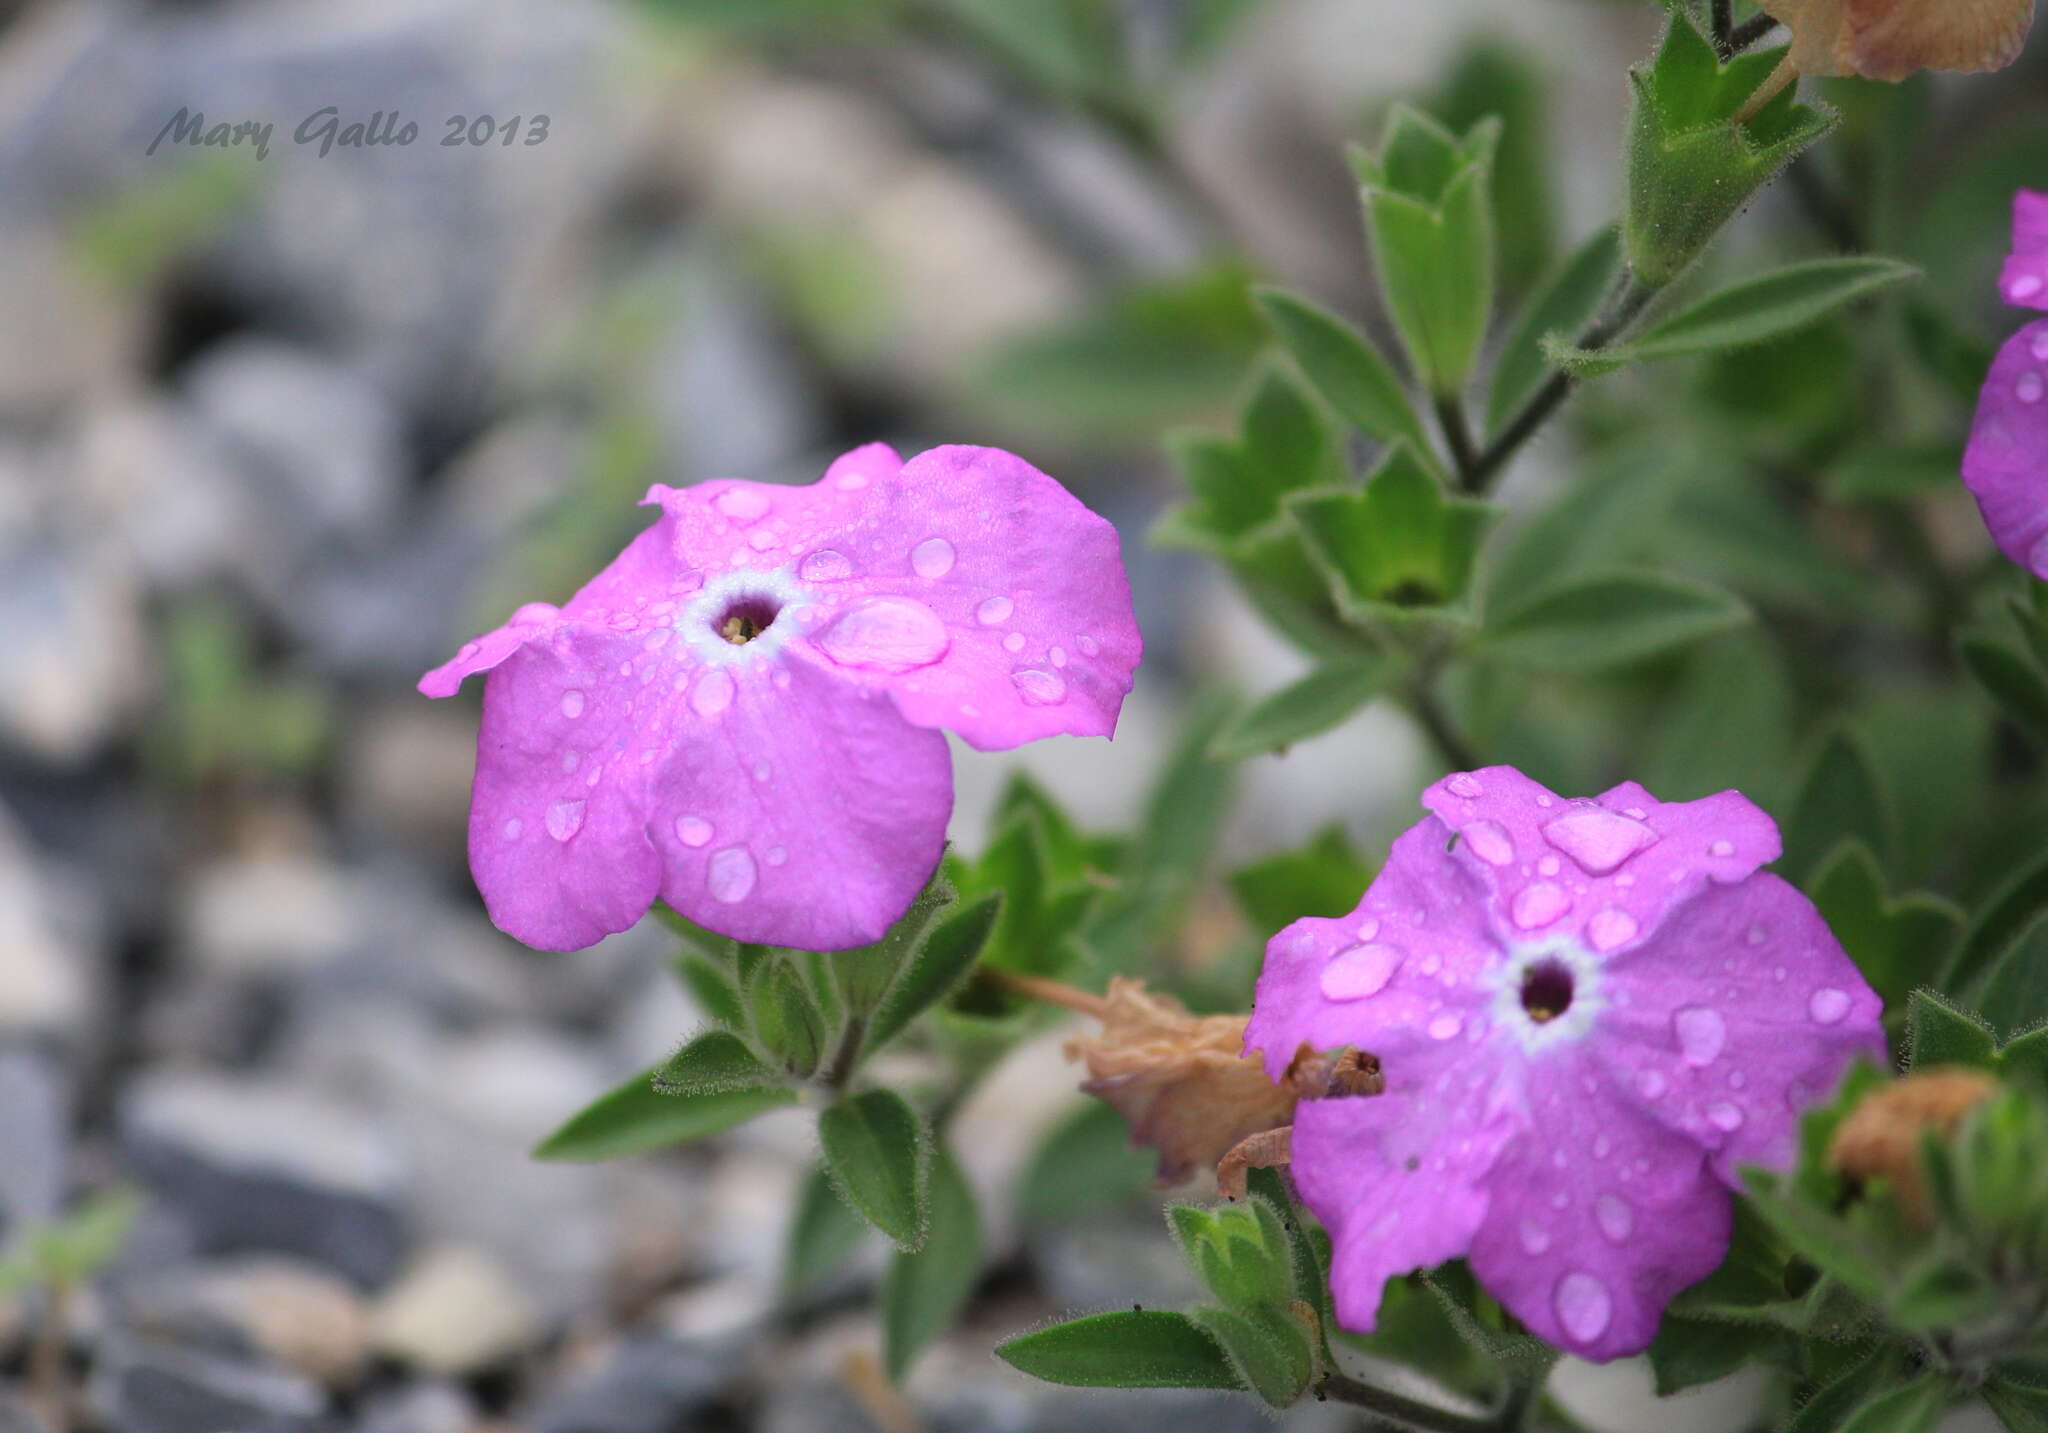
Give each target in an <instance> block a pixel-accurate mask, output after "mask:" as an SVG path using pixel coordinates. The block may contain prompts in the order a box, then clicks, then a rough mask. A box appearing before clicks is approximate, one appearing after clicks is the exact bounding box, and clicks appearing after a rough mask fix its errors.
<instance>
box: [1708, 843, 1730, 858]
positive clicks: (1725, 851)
mask: <svg viewBox="0 0 2048 1433" xmlns="http://www.w3.org/2000/svg"><path fill="white" fill-rule="evenodd" d="M1707 854H1708V855H1709V856H1732V855H1734V854H1735V843H1734V842H1733V841H1716V842H1715V843H1714V844H1713V845H1711V846H1709V847H1707Z"/></svg>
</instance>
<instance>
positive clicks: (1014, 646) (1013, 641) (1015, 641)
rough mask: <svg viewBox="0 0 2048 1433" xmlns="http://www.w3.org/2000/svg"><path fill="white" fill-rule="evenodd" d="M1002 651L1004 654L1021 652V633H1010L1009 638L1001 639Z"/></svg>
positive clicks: (1022, 640) (1022, 642)
mask: <svg viewBox="0 0 2048 1433" xmlns="http://www.w3.org/2000/svg"><path fill="white" fill-rule="evenodd" d="M1003 650H1004V651H1005V652H1021V651H1023V650H1024V634H1023V633H1022V632H1012V633H1011V634H1010V635H1009V636H1007V637H1005V638H1003Z"/></svg>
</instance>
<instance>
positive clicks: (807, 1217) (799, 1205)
mask: <svg viewBox="0 0 2048 1433" xmlns="http://www.w3.org/2000/svg"><path fill="white" fill-rule="evenodd" d="M867 1232H868V1225H867V1221H866V1220H865V1219H863V1218H861V1216H860V1215H859V1214H858V1213H856V1212H855V1211H854V1210H853V1208H852V1207H851V1206H849V1205H848V1204H847V1202H846V1201H845V1200H844V1199H841V1198H840V1197H839V1194H838V1192H837V1191H835V1190H834V1189H833V1188H832V1179H831V1176H829V1175H828V1174H826V1173H825V1168H824V1166H823V1165H812V1166H811V1168H810V1170H809V1171H808V1172H807V1173H806V1174H805V1175H804V1182H803V1185H802V1187H801V1188H800V1189H798V1191H797V1196H796V1209H795V1211H794V1212H793V1213H792V1214H791V1216H790V1221H789V1236H788V1238H787V1240H786V1241H785V1243H784V1246H783V1255H782V1287H783V1291H784V1292H785V1293H787V1294H790V1295H792V1296H801V1295H803V1294H807V1293H809V1292H810V1291H811V1290H813V1289H815V1288H817V1287H818V1285H820V1284H822V1283H824V1282H825V1280H827V1279H829V1278H830V1277H831V1276H832V1275H833V1274H835V1273H837V1272H838V1271H839V1269H840V1267H841V1266H842V1265H844V1264H845V1263H846V1261H847V1260H848V1259H850V1258H852V1257H853V1252H854V1250H856V1249H858V1248H859V1247H860V1244H861V1240H863V1239H864V1238H866V1237H867Z"/></svg>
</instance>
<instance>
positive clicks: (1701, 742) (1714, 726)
mask: <svg viewBox="0 0 2048 1433" xmlns="http://www.w3.org/2000/svg"><path fill="white" fill-rule="evenodd" d="M1793 722H1794V713H1793V699H1792V679H1791V674H1790V673H1789V672H1788V671H1786V668H1785V659H1784V657H1783V655H1782V654H1781V653H1780V651H1779V648H1778V646H1777V643H1776V642H1775V641H1773V640H1772V638H1771V636H1770V634H1769V633H1767V632H1764V631H1760V630H1758V631H1744V632H1732V633H1730V634H1728V635H1727V636H1725V637H1716V638H1714V639H1713V640H1711V641H1709V642H1704V643H1702V644H1701V645H1700V646H1699V647H1698V648H1697V649H1695V650H1694V651H1693V652H1692V653H1690V654H1689V655H1688V656H1687V657H1686V660H1685V666H1684V668H1683V669H1682V670H1681V672H1680V674H1679V678H1678V682H1677V685H1676V686H1675V687H1674V688H1673V689H1672V692H1671V695H1670V696H1669V697H1667V698H1666V699H1665V702H1664V705H1663V707H1662V708H1661V709H1660V712H1659V716H1658V719H1657V720H1656V721H1655V722H1653V723H1652V724H1651V730H1650V731H1649V732H1647V733H1645V739H1646V741H1647V745H1648V749H1647V750H1646V752H1645V753H1644V755H1643V758H1642V771H1643V777H1642V780H1643V782H1644V783H1645V784H1646V785H1647V786H1649V788H1650V789H1651V790H1652V791H1655V792H1656V793H1657V794H1658V795H1659V796H1661V797H1663V798H1664V799H1665V800H1667V801H1692V800H1696V799H1698V798H1699V797H1702V796H1708V795H1711V794H1712V793H1714V792H1716V791H1729V790H1735V791H1740V792H1742V793H1743V794H1744V795H1746V796H1748V797H1749V798H1750V799H1751V800H1753V801H1755V802H1756V803H1757V804H1759V805H1760V806H1762V807H1763V808H1764V809H1765V810H1767V811H1774V810H1779V809H1781V807H1780V805H1779V799H1780V796H1781V794H1782V793H1783V791H1784V790H1785V787H1786V784H1787V782H1788V781H1789V779H1790V777H1791V762H1792V732H1793Z"/></svg>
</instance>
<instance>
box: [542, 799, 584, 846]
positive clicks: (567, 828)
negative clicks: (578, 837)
mask: <svg viewBox="0 0 2048 1433" xmlns="http://www.w3.org/2000/svg"><path fill="white" fill-rule="evenodd" d="M582 829H583V803H582V802H581V801H557V802H555V803H554V804H553V805H552V806H550V807H548V834H549V835H550V836H552V837H554V838H555V839H556V840H557V841H566V840H568V839H569V838H570V837H571V836H574V835H575V834H576V833H577V832H578V831H581V830H582Z"/></svg>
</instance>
